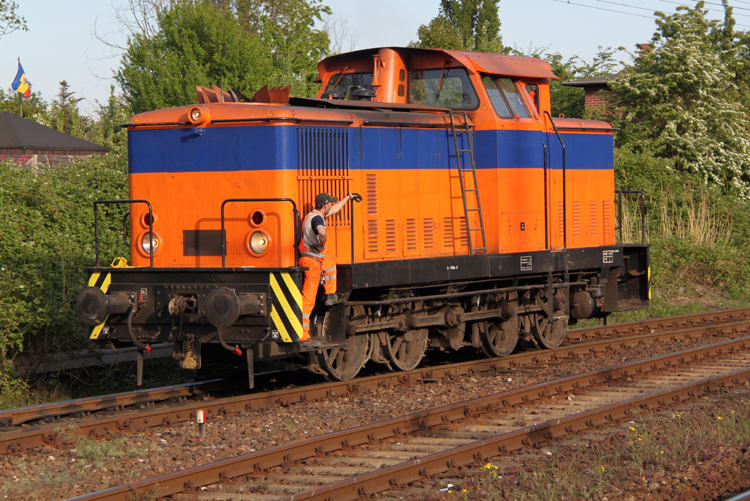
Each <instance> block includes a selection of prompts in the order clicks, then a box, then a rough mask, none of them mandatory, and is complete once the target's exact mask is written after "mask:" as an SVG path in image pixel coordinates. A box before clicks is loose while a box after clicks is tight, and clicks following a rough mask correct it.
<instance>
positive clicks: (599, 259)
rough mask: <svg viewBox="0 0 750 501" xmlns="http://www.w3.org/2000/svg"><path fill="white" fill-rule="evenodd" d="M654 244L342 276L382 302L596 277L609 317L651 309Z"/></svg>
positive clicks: (379, 266) (356, 292) (348, 270)
mask: <svg viewBox="0 0 750 501" xmlns="http://www.w3.org/2000/svg"><path fill="white" fill-rule="evenodd" d="M649 247H650V245H649V244H617V245H608V246H602V247H585V248H578V249H560V250H540V251H535V252H519V253H510V254H489V255H481V254H480V255H473V256H453V257H435V258H422V259H411V260H396V261H381V262H375V263H356V264H354V265H352V266H341V265H339V270H338V271H337V275H338V280H339V290H340V291H341V290H342V289H343V291H344V292H351V293H352V295H353V296H356V297H357V298H358V299H365V298H369V299H374V298H376V297H382V296H383V294H384V292H385V291H387V290H388V289H389V288H396V287H400V286H405V285H410V284H414V285H416V284H430V283H434V284H436V285H437V284H441V283H443V284H448V283H451V282H455V281H467V280H480V279H524V278H529V279H534V277H540V276H546V275H549V274H553V275H556V276H558V275H562V276H564V277H565V280H566V281H572V282H574V281H575V277H574V275H576V274H581V273H586V274H592V273H596V274H597V275H598V279H599V282H600V283H602V284H607V286H606V287H605V296H604V298H603V308H602V312H603V313H613V312H620V311H628V310H633V309H641V308H646V307H647V306H648V301H649V299H650V297H649V291H650V277H649V275H650V273H649V269H650V256H649Z"/></svg>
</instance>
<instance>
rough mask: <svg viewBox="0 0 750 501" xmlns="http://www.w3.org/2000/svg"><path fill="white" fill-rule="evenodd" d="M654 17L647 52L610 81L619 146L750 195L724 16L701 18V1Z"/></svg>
mask: <svg viewBox="0 0 750 501" xmlns="http://www.w3.org/2000/svg"><path fill="white" fill-rule="evenodd" d="M659 16H660V17H661V19H660V20H659V21H658V24H659V32H657V33H656V34H655V35H654V38H653V47H652V48H650V49H646V50H644V51H642V52H641V53H640V54H639V55H638V57H636V58H635V60H634V63H633V65H632V66H630V67H628V68H626V69H625V70H624V71H623V72H622V73H621V74H620V78H618V79H617V80H615V81H613V82H612V83H611V84H610V86H611V89H612V91H613V92H614V93H615V94H616V95H617V98H618V101H619V105H618V108H617V116H616V117H615V121H616V122H617V123H618V126H620V127H622V129H623V132H622V133H621V134H620V137H619V139H618V142H619V143H620V145H629V146H631V147H636V148H637V149H640V150H642V151H651V152H652V153H653V154H654V155H655V156H657V157H661V158H667V159H670V160H671V164H672V168H674V169H676V170H678V171H681V172H686V173H687V172H689V173H695V174H698V175H699V176H700V177H701V178H702V179H703V180H704V181H705V182H706V183H709V184H715V185H719V186H722V187H723V188H724V189H726V190H727V191H729V192H733V193H737V194H739V195H740V196H742V197H743V198H750V131H748V128H747V125H746V123H747V117H748V109H747V108H746V107H745V106H744V105H743V104H742V102H741V97H740V91H739V87H738V85H737V82H738V79H737V77H738V75H737V73H736V72H735V69H736V68H738V65H737V64H736V62H737V61H736V60H737V59H738V54H737V50H736V46H737V44H738V43H739V39H738V38H737V37H736V36H735V35H734V34H733V32H732V31H731V26H732V25H733V20H732V19H731V11H730V10H728V14H727V16H728V17H727V24H722V23H720V22H718V21H708V20H706V19H705V17H704V16H705V11H703V10H702V2H701V3H699V4H698V6H697V7H696V8H695V9H688V8H682V7H680V8H678V13H676V14H673V15H671V16H665V15H663V14H659ZM730 21H731V22H730Z"/></svg>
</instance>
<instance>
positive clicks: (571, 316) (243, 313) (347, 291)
mask: <svg viewBox="0 0 750 501" xmlns="http://www.w3.org/2000/svg"><path fill="white" fill-rule="evenodd" d="M319 73H320V75H319V80H320V83H321V85H320V90H319V93H318V96H317V98H297V97H290V96H289V90H288V88H277V89H268V88H263V89H261V90H260V91H258V92H257V93H256V94H255V96H254V97H253V98H250V99H248V98H246V97H245V96H242V95H241V94H238V93H237V92H234V91H232V90H231V89H229V90H223V89H220V88H218V87H214V88H213V89H208V88H205V87H198V89H197V91H198V104H196V105H193V106H183V107H178V108H171V109H163V110H157V111H153V112H147V113H141V114H139V115H136V116H134V117H132V118H131V120H130V122H129V123H128V124H127V125H126V126H127V129H128V138H129V182H130V200H127V201H124V202H125V203H127V204H129V211H130V222H129V225H130V235H131V236H132V238H131V249H130V250H131V266H112V267H102V266H100V265H99V255H98V249H97V266H96V267H95V268H93V269H92V270H91V272H92V274H91V278H90V281H89V287H88V288H86V289H84V290H83V291H82V292H81V293H80V295H79V297H78V303H77V308H78V316H79V318H80V319H81V321H83V322H84V323H85V324H87V325H90V326H92V327H93V331H92V334H91V339H92V340H93V343H94V345H95V346H100V347H104V346H110V347H112V346H115V347H122V346H132V345H135V346H137V347H138V349H139V354H140V357H139V361H140V362H142V357H143V354H144V353H146V354H147V353H149V352H150V346H151V345H152V344H154V343H159V342H171V343H173V346H174V352H173V357H174V358H175V359H176V360H178V362H179V364H180V366H181V367H183V368H200V367H201V366H205V365H206V364H207V363H209V362H211V361H212V360H218V359H219V357H220V356H221V355H222V354H230V353H231V352H234V353H235V354H237V355H243V357H244V359H243V360H242V363H243V364H245V363H247V367H248V371H249V375H250V385H251V386H252V384H253V373H254V368H255V367H256V364H270V365H273V364H277V365H279V364H281V365H282V366H283V367H286V368H291V367H304V368H307V369H308V370H310V371H312V372H314V373H319V374H325V375H327V376H328V377H330V378H333V379H339V380H345V379H349V378H352V377H354V376H355V375H356V374H357V373H358V371H359V370H360V369H361V368H362V366H363V365H364V364H365V362H367V361H368V360H371V361H374V362H379V363H383V364H385V365H387V366H388V367H389V368H390V369H392V370H409V369H412V368H414V367H416V366H417V364H418V363H419V362H420V360H421V359H422V357H423V355H424V353H425V350H426V349H427V348H428V347H434V348H439V349H442V350H446V351H450V350H458V349H460V348H462V347H474V348H476V349H479V350H482V351H483V352H484V353H485V354H486V355H487V356H490V357H501V356H505V355H508V354H510V353H511V352H512V351H513V350H514V348H515V347H516V344H517V342H518V341H519V340H524V341H526V342H529V343H535V344H537V345H539V346H541V347H546V348H552V347H556V346H558V345H559V344H560V343H561V341H562V340H563V338H564V337H565V334H566V330H567V327H568V325H569V324H572V323H575V322H576V321H577V320H578V319H585V318H592V317H599V318H602V317H604V318H606V316H607V315H608V314H609V313H612V312H620V311H626V310H633V309H638V308H645V307H647V306H648V303H649V297H650V283H649V273H650V268H649V266H650V265H649V248H648V245H647V244H644V243H643V242H641V243H624V242H622V241H621V240H622V239H620V241H618V239H617V238H616V228H617V224H618V220H617V213H616V212H617V206H616V200H615V196H616V194H615V182H614V157H613V129H612V126H611V124H608V123H604V122H599V121H589V120H579V119H566V118H553V117H552V116H551V114H550V86H549V82H550V79H554V78H557V77H556V76H555V75H554V74H553V73H552V71H551V68H550V66H549V64H547V63H546V62H544V61H542V60H539V59H534V58H526V57H515V56H504V55H497V54H483V53H476V52H460V51H452V50H439V49H414V48H380V49H371V50H361V51H356V52H351V53H346V54H341V55H336V56H333V57H329V58H327V59H325V60H323V61H322V62H321V63H320V64H319ZM322 192H325V193H329V194H332V195H333V196H335V197H338V198H342V197H344V196H346V195H347V194H348V193H352V192H357V193H361V195H362V197H363V201H362V203H358V204H347V206H346V207H345V208H344V210H342V211H341V212H339V213H337V214H336V215H335V216H332V217H331V218H330V220H329V221H328V222H327V230H326V232H327V236H328V243H327V252H334V253H335V254H336V255H337V258H338V271H337V275H338V293H339V294H340V295H341V297H343V298H344V300H343V301H341V302H340V303H338V304H336V305H333V306H330V307H328V306H326V305H325V302H324V301H321V300H320V298H322V297H323V295H322V294H319V301H318V302H317V303H316V308H315V310H314V311H313V314H312V319H311V324H312V329H311V330H312V335H313V336H314V339H316V340H318V341H320V342H321V344H322V346H319V347H316V348H313V349H312V350H309V351H306V350H305V349H303V348H301V347H300V343H299V342H298V341H299V339H300V336H301V333H302V328H301V317H302V306H301V305H302V293H301V289H302V283H303V280H304V273H303V272H304V269H303V268H300V266H299V257H300V256H299V248H298V242H299V239H300V231H301V229H300V224H301V219H300V218H301V216H303V215H304V214H305V213H306V212H307V211H308V210H310V208H311V204H312V203H313V200H314V199H315V197H316V195H317V194H318V193H322ZM121 202H122V201H121ZM106 203H110V202H107V201H100V202H96V203H95V204H106ZM97 207H98V205H97ZM95 212H96V211H95ZM321 289H322V288H321ZM315 344H317V343H315ZM237 359H239V358H238V357H237ZM142 366H143V364H142V363H139V365H138V372H139V381H140V378H141V374H142Z"/></svg>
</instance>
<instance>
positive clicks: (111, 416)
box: [0, 309, 750, 453]
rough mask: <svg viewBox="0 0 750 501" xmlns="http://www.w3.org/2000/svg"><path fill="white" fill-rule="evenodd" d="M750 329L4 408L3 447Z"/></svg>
mask: <svg viewBox="0 0 750 501" xmlns="http://www.w3.org/2000/svg"><path fill="white" fill-rule="evenodd" d="M749 328H750V309H736V310H725V311H720V312H711V313H704V314H696V315H683V316H679V317H672V318H666V319H657V320H648V321H642V322H629V323H623V324H615V325H612V326H609V327H608V328H607V336H606V337H602V336H604V328H603V327H600V326H597V327H590V328H586V329H576V330H573V331H571V332H570V336H571V342H570V343H569V344H566V345H565V346H562V347H560V348H557V349H554V350H533V351H527V352H522V353H517V354H514V355H511V356H509V357H504V358H500V359H480V360H474V361H470V362H464V363H459V364H451V365H445V366H432V367H424V368H421V369H416V370H413V371H410V372H396V373H386V374H381V375H377V376H371V377H363V378H358V379H356V380H353V381H347V382H335V383H325V384H318V385H314V386H301V387H293V388H289V389H283V390H276V391H269V392H265V393H250V394H244V395H236V396H232V397H228V398H213V397H212V396H211V395H212V394H214V393H216V392H220V391H222V390H225V389H226V388H227V383H226V382H220V381H214V382H209V383H203V384H201V383H194V384H190V385H183V386H175V387H169V388H160V389H154V390H140V391H136V392H132V393H122V394H118V395H111V396H106V397H98V398H93V399H81V400H73V401H67V402H58V403H54V404H48V405H41V406H32V407H26V408H20V409H12V410H9V411H4V412H0V423H1V424H3V425H4V426H2V427H0V453H6V452H10V453H14V452H20V451H23V450H25V449H29V448H34V447H42V446H45V445H47V446H61V445H64V442H65V440H70V434H69V433H64V432H61V428H62V427H64V426H67V425H69V424H75V426H76V427H77V428H78V431H79V432H80V433H82V434H85V435H89V436H93V437H101V436H105V435H106V434H107V433H110V432H114V433H128V432H138V431H143V430H144V429H146V428H149V427H153V426H162V425H175V424H178V423H180V422H185V421H194V420H195V416H196V412H197V411H198V410H203V411H204V412H205V413H206V416H207V417H208V418H209V419H211V420H214V419H215V418H216V417H218V416H223V415H231V414H235V413H238V412H243V411H248V410H251V409H257V408H261V407H267V406H276V405H287V404H289V403H291V402H297V401H314V400H320V399H324V398H330V397H332V396H342V395H349V394H355V393H360V392H366V391H370V390H374V389H377V388H381V387H385V386H393V385H404V384H411V383H417V382H420V381H429V380H435V379H440V378H444V377H455V376H461V375H471V374H476V373H482V372H488V371H498V370H504V369H509V368H513V367H520V366H524V365H528V364H534V363H538V362H540V361H541V360H563V359H566V358H570V357H573V356H576V355H586V354H591V353H597V352H602V351H606V350H610V349H613V346H614V347H615V348H614V349H617V348H616V347H624V346H634V345H637V344H648V343H654V342H671V341H674V340H679V339H694V338H699V337H703V336H712V335H714V334H715V333H723V332H733V331H735V332H736V331H741V330H746V329H749ZM618 335H619V336H624V337H622V338H620V337H617V338H615V339H614V340H613V336H618ZM597 337H599V338H600V339H599V340H598V341H586V340H588V339H596V338H597ZM613 343H614V344H613Z"/></svg>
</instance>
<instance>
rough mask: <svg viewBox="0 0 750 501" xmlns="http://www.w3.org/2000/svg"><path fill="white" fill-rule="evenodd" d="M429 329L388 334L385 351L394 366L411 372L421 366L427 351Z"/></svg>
mask: <svg viewBox="0 0 750 501" xmlns="http://www.w3.org/2000/svg"><path fill="white" fill-rule="evenodd" d="M427 333H428V329H415V330H411V331H407V332H405V333H403V334H398V335H394V334H387V335H386V339H387V341H386V343H385V345H384V346H383V351H385V355H386V356H387V357H388V360H390V361H391V363H392V364H393V366H395V367H396V369H398V370H400V371H410V370H412V369H413V368H415V367H416V366H417V365H419V362H420V361H421V360H422V357H423V356H424V353H425V351H426V350H427Z"/></svg>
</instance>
